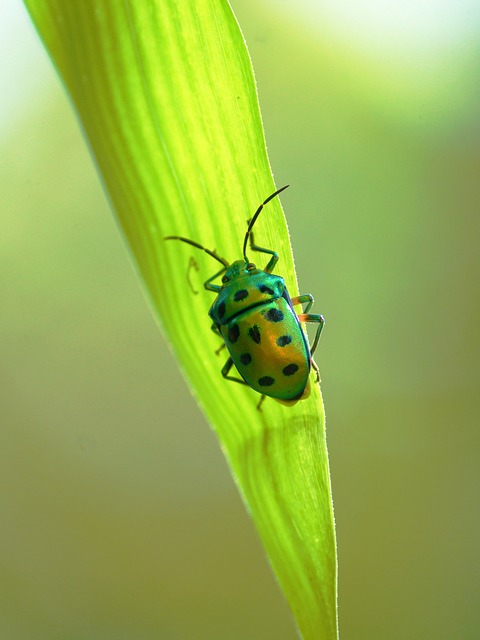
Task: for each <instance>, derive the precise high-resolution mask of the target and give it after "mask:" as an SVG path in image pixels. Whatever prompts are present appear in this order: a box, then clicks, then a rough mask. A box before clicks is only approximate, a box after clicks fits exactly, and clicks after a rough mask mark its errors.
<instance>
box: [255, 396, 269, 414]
mask: <svg viewBox="0 0 480 640" xmlns="http://www.w3.org/2000/svg"><path fill="white" fill-rule="evenodd" d="M266 397H267V396H266V395H265V394H264V393H262V395H261V397H260V400H259V401H258V404H257V411H260V413H261V412H262V404H263V401H264V400H265V398H266Z"/></svg>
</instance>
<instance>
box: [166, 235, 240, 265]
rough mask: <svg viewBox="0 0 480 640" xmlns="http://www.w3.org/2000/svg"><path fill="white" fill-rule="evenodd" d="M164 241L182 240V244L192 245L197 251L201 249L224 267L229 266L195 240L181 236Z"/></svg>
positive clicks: (170, 237) (168, 237)
mask: <svg viewBox="0 0 480 640" xmlns="http://www.w3.org/2000/svg"><path fill="white" fill-rule="evenodd" d="M164 240H181V241H182V242H186V243H187V244H191V245H192V247H196V248H197V249H201V250H202V251H205V253H208V255H209V256H212V258H215V260H218V262H221V263H222V264H223V266H224V267H228V266H229V263H228V262H227V261H226V260H225V258H222V257H220V256H219V255H218V254H217V252H216V251H210V249H205V247H202V245H201V244H198V242H195V241H194V240H189V239H188V238H182V237H181V236H167V237H166V238H164Z"/></svg>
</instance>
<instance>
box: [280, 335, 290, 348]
mask: <svg viewBox="0 0 480 640" xmlns="http://www.w3.org/2000/svg"><path fill="white" fill-rule="evenodd" d="M291 341H292V336H280V337H279V338H277V346H279V347H286V346H287V344H290V343H291Z"/></svg>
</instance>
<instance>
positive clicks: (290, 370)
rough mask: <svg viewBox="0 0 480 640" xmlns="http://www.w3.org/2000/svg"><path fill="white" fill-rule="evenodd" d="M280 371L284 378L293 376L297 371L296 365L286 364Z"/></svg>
mask: <svg viewBox="0 0 480 640" xmlns="http://www.w3.org/2000/svg"><path fill="white" fill-rule="evenodd" d="M282 371H283V375H284V376H293V374H294V373H297V371H298V364H294V363H293V362H292V364H287V366H286V367H283V369H282Z"/></svg>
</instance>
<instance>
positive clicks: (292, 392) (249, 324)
mask: <svg viewBox="0 0 480 640" xmlns="http://www.w3.org/2000/svg"><path fill="white" fill-rule="evenodd" d="M289 301H290V298H289V297H288V293H287V292H286V291H285V295H284V296H282V297H281V298H277V299H275V300H272V301H270V302H267V303H265V304H264V305H259V306H255V307H253V308H252V309H250V310H247V311H246V312H245V313H242V314H240V315H237V316H234V317H233V318H232V319H231V320H230V321H228V322H226V323H225V324H223V325H221V326H220V331H221V333H222V336H223V339H224V340H225V343H226V345H227V348H228V350H229V352H230V355H231V356H232V359H233V361H234V363H235V366H236V367H237V369H238V371H239V373H240V375H241V376H242V378H243V379H244V380H245V381H246V382H247V383H248V384H249V385H250V386H251V387H252V388H253V389H255V390H256V391H258V392H259V393H263V394H265V395H267V396H271V397H273V398H280V399H283V400H289V399H294V398H297V397H299V396H301V395H302V393H303V391H304V389H305V386H306V384H307V381H308V375H309V372H310V349H309V347H308V342H307V340H306V338H305V335H304V333H303V331H302V328H301V326H300V323H299V321H298V318H297V316H296V314H295V311H294V310H293V308H292V306H291V304H290V302H289Z"/></svg>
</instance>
